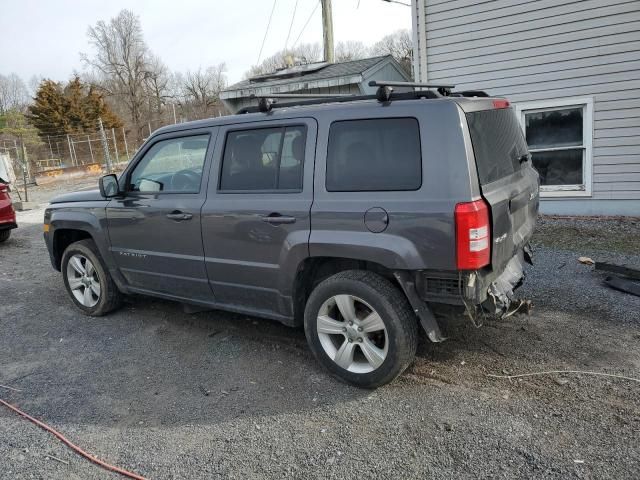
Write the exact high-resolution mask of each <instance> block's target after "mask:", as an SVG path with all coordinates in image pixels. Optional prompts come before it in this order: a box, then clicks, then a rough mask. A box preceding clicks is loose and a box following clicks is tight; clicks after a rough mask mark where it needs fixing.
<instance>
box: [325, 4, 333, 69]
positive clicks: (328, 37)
mask: <svg viewBox="0 0 640 480" xmlns="http://www.w3.org/2000/svg"><path fill="white" fill-rule="evenodd" d="M322 39H323V44H324V61H325V62H328V63H333V62H334V61H335V59H334V55H333V53H334V50H333V14H332V13H331V0H322Z"/></svg>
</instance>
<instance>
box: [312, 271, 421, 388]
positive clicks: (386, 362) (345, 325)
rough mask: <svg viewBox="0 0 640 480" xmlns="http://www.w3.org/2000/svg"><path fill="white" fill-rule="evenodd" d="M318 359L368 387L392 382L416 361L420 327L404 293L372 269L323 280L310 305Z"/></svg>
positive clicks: (313, 337) (313, 293)
mask: <svg viewBox="0 0 640 480" xmlns="http://www.w3.org/2000/svg"><path fill="white" fill-rule="evenodd" d="M305 333H306V336H307V341H308V342H309V345H310V347H311V350H312V351H313V353H314V355H315V356H316V358H317V359H318V360H319V361H320V363H322V364H323V365H324V366H325V367H326V368H327V369H328V370H329V371H330V372H331V373H333V374H334V375H336V376H337V377H339V378H340V379H342V380H344V381H346V382H348V383H351V384H352V385H356V386H359V387H364V388H375V387H379V386H381V385H384V384H386V383H389V382H391V381H392V380H393V379H395V378H396V377H397V376H398V375H400V374H401V373H402V372H403V371H404V370H405V369H406V368H407V367H408V366H409V364H410V363H411V362H412V361H413V358H414V356H415V352H416V346H417V339H418V327H417V320H416V317H415V315H414V313H413V311H412V310H411V307H410V306H409V304H408V302H407V299H406V298H405V297H404V295H403V294H402V293H401V292H400V291H399V290H398V289H397V288H396V287H395V286H394V285H393V284H392V283H391V282H389V281H388V280H386V279H385V278H383V277H381V276H380V275H377V274H375V273H373V272H368V271H362V270H350V271H346V272H340V273H338V274H336V275H334V276H332V277H330V278H328V279H326V280H324V281H323V282H322V283H320V284H319V285H318V286H317V287H316V288H315V289H314V290H313V292H312V293H311V295H310V297H309V300H308V302H307V306H306V308H305Z"/></svg>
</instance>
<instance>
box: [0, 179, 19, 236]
mask: <svg viewBox="0 0 640 480" xmlns="http://www.w3.org/2000/svg"><path fill="white" fill-rule="evenodd" d="M17 226H18V225H17V223H16V212H15V210H14V209H13V204H12V203H11V197H10V196H9V185H7V184H6V183H3V182H2V181H0V243H2V242H4V241H6V240H8V239H9V236H10V235H11V230H12V229H13V228H16V227H17Z"/></svg>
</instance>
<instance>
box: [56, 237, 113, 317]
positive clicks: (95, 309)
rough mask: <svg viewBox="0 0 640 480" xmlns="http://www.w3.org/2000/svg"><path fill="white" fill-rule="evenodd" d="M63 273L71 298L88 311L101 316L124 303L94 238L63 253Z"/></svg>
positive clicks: (87, 312) (92, 314)
mask: <svg viewBox="0 0 640 480" xmlns="http://www.w3.org/2000/svg"><path fill="white" fill-rule="evenodd" d="M62 277H63V279H64V285H65V287H66V288H67V292H68V293H69V296H70V297H71V300H72V301H73V303H74V304H75V306H76V307H78V308H79V309H80V310H81V311H82V312H83V313H85V314H86V315H90V316H92V317H99V316H101V315H105V314H107V313H109V312H111V311H112V310H115V309H116V308H118V307H119V306H120V303H121V301H122V294H121V293H120V291H119V290H118V287H116V284H115V283H114V282H113V279H112V278H111V275H110V274H109V272H108V270H107V269H106V268H105V266H104V264H103V262H102V259H101V258H100V254H99V253H98V249H97V248H96V246H95V244H94V243H93V241H92V240H81V241H79V242H75V243H72V244H71V245H69V246H68V247H67V249H66V250H65V251H64V255H63V256H62Z"/></svg>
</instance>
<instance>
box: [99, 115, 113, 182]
mask: <svg viewBox="0 0 640 480" xmlns="http://www.w3.org/2000/svg"><path fill="white" fill-rule="evenodd" d="M98 128H99V129H100V139H101V140H102V151H103V152H104V163H105V166H106V167H107V173H111V157H110V156H109V144H108V143H107V135H106V134H105V133H104V126H103V125H102V118H100V117H98Z"/></svg>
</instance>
